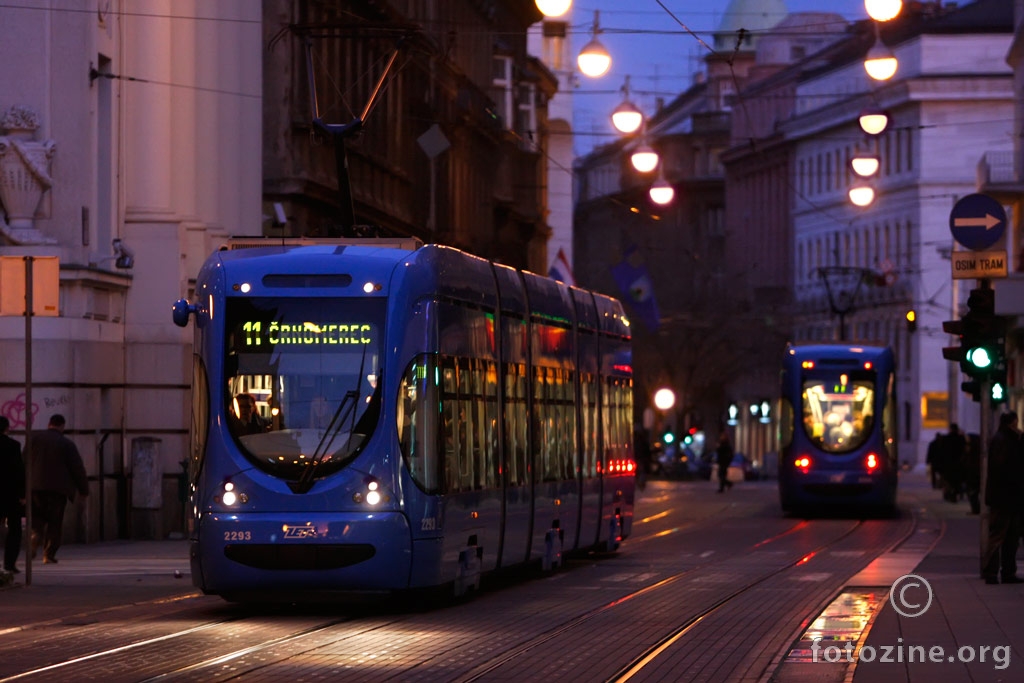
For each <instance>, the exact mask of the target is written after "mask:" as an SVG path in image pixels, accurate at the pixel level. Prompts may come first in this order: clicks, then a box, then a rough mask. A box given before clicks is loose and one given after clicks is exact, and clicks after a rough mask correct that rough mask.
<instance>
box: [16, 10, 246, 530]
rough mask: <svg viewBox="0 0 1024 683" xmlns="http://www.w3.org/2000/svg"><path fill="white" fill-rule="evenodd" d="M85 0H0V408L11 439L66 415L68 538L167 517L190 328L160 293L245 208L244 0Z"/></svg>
mask: <svg viewBox="0 0 1024 683" xmlns="http://www.w3.org/2000/svg"><path fill="white" fill-rule="evenodd" d="M90 4H91V5H92V10H93V11H90V12H83V11H81V9H82V7H81V3H77V2H52V3H47V4H46V6H45V7H44V8H38V7H27V6H26V7H21V6H19V7H3V8H0V25H2V26H4V33H5V36H6V38H5V39H4V40H3V41H0V63H3V64H4V68H3V70H2V71H0V125H2V127H3V129H2V130H0V163H2V164H3V173H2V177H3V180H2V181H0V184H2V185H3V189H2V191H0V204H2V205H3V222H2V224H0V233H2V237H0V244H2V246H0V256H3V257H4V258H3V265H4V269H5V270H4V277H3V280H2V282H3V287H4V291H3V293H2V295H3V299H4V302H5V304H4V315H3V316H2V317H0V355H2V357H3V358H4V362H3V365H2V367H0V410H2V411H3V414H4V415H5V416H7V417H8V418H9V419H10V420H11V425H12V429H11V433H12V435H14V436H15V437H16V438H21V439H23V437H24V431H25V429H26V426H27V424H28V422H29V418H30V416H31V420H32V424H33V427H34V428H36V429H45V428H46V423H47V421H48V419H49V417H50V415H51V414H53V413H62V414H64V415H65V417H66V418H67V421H68V429H67V432H66V433H67V434H68V435H69V436H70V437H71V438H72V439H73V440H74V441H75V443H76V444H77V446H78V449H79V451H80V452H81V454H82V456H83V459H84V461H85V465H86V469H87V472H88V474H89V476H90V482H91V483H90V496H89V497H88V498H85V499H83V500H79V501H77V502H76V504H75V505H74V506H73V507H72V508H69V514H67V515H66V516H65V524H66V526H67V529H66V538H67V539H68V540H96V539H103V538H106V539H110V538H116V537H119V536H125V535H128V534H133V533H136V532H138V531H140V530H145V533H153V534H163V533H166V532H168V531H170V530H174V529H180V528H181V519H182V505H181V500H180V496H179V488H178V478H177V474H178V473H180V472H181V467H180V466H179V464H178V463H179V461H180V460H182V459H183V458H184V455H183V454H184V453H185V446H186V443H187V433H188V424H189V418H188V415H189V414H188V408H187V406H188V405H189V401H188V381H189V373H188V372H187V371H186V368H188V367H189V366H190V365H191V360H190V353H189V346H190V341H191V339H190V337H189V336H188V334H186V333H184V332H183V331H181V330H179V329H177V328H175V326H174V325H172V324H170V322H169V310H170V306H169V305H170V303H171V302H173V301H174V300H175V299H176V298H178V297H181V296H185V295H187V294H188V293H189V282H190V279H191V278H193V277H194V276H195V273H196V272H197V271H198V269H199V266H200V264H201V263H202V262H203V260H204V259H205V258H206V256H207V255H208V254H209V252H210V251H211V250H212V249H213V248H214V246H215V245H216V244H217V241H218V240H219V239H221V238H222V237H223V236H224V235H225V234H227V233H228V232H229V231H230V232H234V231H236V230H249V231H251V232H252V233H256V232H258V228H259V223H260V214H259V209H260V192H261V178H260V172H259V169H260V159H261V151H260V127H261V118H262V115H261V110H260V102H261V100H262V97H261V84H260V68H259V64H260V54H261V51H262V45H261V39H260V38H261V32H260V12H259V7H258V6H254V5H253V4H252V3H248V2H241V1H236V2H222V3H216V4H215V5H210V6H209V7H207V6H206V5H202V6H200V4H199V3H178V2H171V0H148V1H146V2H136V1H132V0H122V1H119V2H118V1H115V2H96V3H90ZM29 192H31V193H32V194H31V196H26V194H27V193H29ZM115 241H116V242H115ZM26 257H31V258H32V259H33V271H34V275H35V277H34V278H33V280H32V290H33V300H34V303H35V302H45V306H46V308H45V310H43V311H40V309H39V308H38V307H37V306H35V305H34V306H33V308H35V309H36V311H37V312H39V313H38V314H37V315H35V316H32V319H31V329H30V330H29V329H27V325H26V320H25V317H24V316H23V315H22V312H23V311H24V291H25V289H27V287H26V286H25V280H24V275H23V273H24V270H25V258H26ZM18 283H21V286H20V287H19V286H18ZM29 333H30V334H31V344H29V343H28V340H27V339H26V337H27V334H29ZM27 358H31V373H28V372H27V369H28V368H27V364H26V359H27ZM29 379H30V380H31V381H30V382H29V381H28V380H29ZM29 395H31V398H30V399H29ZM29 457H31V454H29ZM136 470H137V471H138V472H139V474H140V475H141V473H142V472H145V473H146V475H147V476H145V477H142V476H139V477H138V485H136V486H134V487H133V486H132V480H133V474H134V473H135V472H136ZM143 482H144V483H143Z"/></svg>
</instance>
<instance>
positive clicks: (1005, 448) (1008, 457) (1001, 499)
mask: <svg viewBox="0 0 1024 683" xmlns="http://www.w3.org/2000/svg"><path fill="white" fill-rule="evenodd" d="M1020 449H1021V444H1020V434H1019V433H1018V432H1017V414H1016V413H1003V414H1002V415H1000V416H999V428H998V429H997V430H996V433H995V435H993V437H992V438H991V439H990V440H989V443H988V472H987V478H986V484H985V504H986V505H988V509H989V514H988V545H987V546H986V548H985V564H984V569H983V570H982V571H983V574H984V575H985V583H990V584H996V583H999V574H1000V572H1001V573H1002V582H1003V583H1024V579H1021V578H1019V577H1018V576H1017V542H1018V540H1019V536H1020V530H1019V528H1018V520H1019V517H1020V511H1021V501H1020V493H1021V491H1022V489H1024V463H1022V462H1021V452H1020Z"/></svg>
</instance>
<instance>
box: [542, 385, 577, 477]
mask: <svg viewBox="0 0 1024 683" xmlns="http://www.w3.org/2000/svg"><path fill="white" fill-rule="evenodd" d="M534 411H535V421H536V425H537V433H536V434H535V438H536V443H537V449H536V453H537V463H538V465H539V467H540V472H541V479H542V480H543V481H562V480H566V479H572V478H574V477H575V472H576V462H575V458H574V452H575V450H576V448H575V447H576V419H575V418H576V415H575V411H574V410H573V400H572V373H570V372H569V371H568V370H563V369H561V368H544V367H538V368H535V369H534Z"/></svg>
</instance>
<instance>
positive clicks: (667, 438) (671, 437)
mask: <svg viewBox="0 0 1024 683" xmlns="http://www.w3.org/2000/svg"><path fill="white" fill-rule="evenodd" d="M661 440H662V441H664V442H665V444H666V445H669V444H672V443H675V440H676V435H675V434H673V433H672V430H668V431H666V432H665V433H664V434H662V436H661Z"/></svg>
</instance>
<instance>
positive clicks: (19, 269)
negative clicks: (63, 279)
mask: <svg viewBox="0 0 1024 683" xmlns="http://www.w3.org/2000/svg"><path fill="white" fill-rule="evenodd" d="M26 284H27V283H26V281H25V257H23V256H0V315H25V286H26ZM32 313H33V315H35V316H44V315H45V316H58V315H60V259H58V258H57V257H56V256H33V257H32Z"/></svg>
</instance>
